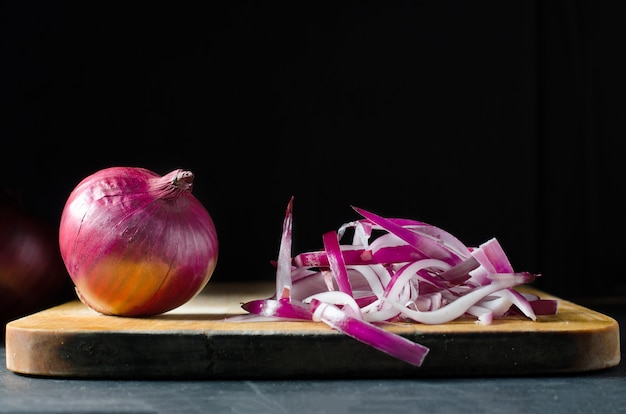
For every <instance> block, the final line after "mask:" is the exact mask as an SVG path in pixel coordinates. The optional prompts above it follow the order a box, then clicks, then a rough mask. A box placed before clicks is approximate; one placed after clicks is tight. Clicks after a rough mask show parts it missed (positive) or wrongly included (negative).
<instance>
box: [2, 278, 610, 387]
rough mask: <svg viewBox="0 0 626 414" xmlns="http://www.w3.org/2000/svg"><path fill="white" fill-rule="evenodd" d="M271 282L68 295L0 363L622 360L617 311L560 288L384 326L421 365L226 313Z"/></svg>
mask: <svg viewBox="0 0 626 414" xmlns="http://www.w3.org/2000/svg"><path fill="white" fill-rule="evenodd" d="M273 289H274V285H273V284H272V283H259V282H254V283H236V284H235V283H231V284H228V283H223V284H213V285H211V284H209V286H208V287H207V289H205V291H204V292H203V293H202V294H201V295H199V296H197V297H196V298H194V299H193V300H191V301H190V302H188V303H187V304H185V305H183V306H181V307H179V308H177V309H175V310H173V311H170V312H167V313H165V314H162V315H158V316H153V317H148V318H128V317H115V316H106V315H101V314H99V313H97V312H95V311H93V310H91V309H88V308H87V307H85V306H84V305H83V304H82V303H81V302H79V301H78V300H76V301H71V302H68V303H65V304H63V305H60V306H56V307H53V308H50V309H47V310H44V311H41V312H38V313H35V314H32V315H29V316H26V317H24V318H21V319H17V320H15V321H12V322H10V323H8V324H7V326H6V366H7V368H8V369H9V370H11V371H13V372H15V373H18V374H24V375H32V376H42V377H56V378H59V377H63V378H128V379H131V378H132V379H155V378H169V379H172V378H180V379H192V378H195V379H197V378H205V379H213V378H221V379H265V378H267V379H271V378H373V377H378V378H390V377H454V376H519V375H546V374H563V373H575V372H585V371H593V370H599V369H605V368H609V367H613V366H615V365H617V364H619V362H620V343H619V326H618V323H617V321H616V320H614V319H613V318H611V317H608V316H606V315H604V314H601V313H598V312H596V311H593V310H590V309H588V308H585V307H582V306H579V305H577V304H575V303H572V302H569V301H565V300H562V299H560V298H556V299H558V300H559V310H558V313H557V314H556V315H548V316H539V317H538V319H537V320H536V321H531V320H528V319H526V318H523V317H507V318H505V319H502V320H495V321H494V322H493V323H492V324H490V325H481V324H477V323H476V322H475V320H474V319H469V318H468V319H459V320H456V321H453V322H449V323H446V324H441V325H425V324H418V323H393V324H387V325H385V329H387V330H389V331H392V332H395V333H398V334H400V335H402V336H405V337H407V338H409V339H411V340H413V341H416V342H419V343H421V344H423V345H425V346H428V347H429V348H430V352H429V354H428V355H427V357H426V359H425V361H424V363H423V365H422V366H421V367H415V366H412V365H409V364H407V363H405V362H403V361H400V360H398V359H395V358H393V357H391V356H389V355H387V354H384V353H382V352H380V351H377V350H375V349H373V348H371V347H369V346H367V345H365V344H362V343H360V342H358V341H356V340H354V339H352V338H350V337H348V336H346V335H344V334H342V333H339V332H336V331H334V330H332V329H331V328H329V327H328V326H327V325H325V324H323V323H321V322H304V321H234V320H233V317H236V316H237V315H243V314H245V313H246V312H245V311H243V310H242V309H241V303H243V302H246V301H248V300H252V299H260V298H266V297H269V296H270V295H271V294H272V292H273ZM522 289H524V290H526V291H531V292H534V293H537V294H539V295H540V296H541V297H543V298H554V297H553V296H551V295H549V294H546V293H544V292H541V291H537V290H533V289H532V288H530V287H523V288H522Z"/></svg>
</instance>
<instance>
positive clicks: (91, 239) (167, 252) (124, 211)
mask: <svg viewBox="0 0 626 414" xmlns="http://www.w3.org/2000/svg"><path fill="white" fill-rule="evenodd" d="M193 179H194V176H193V174H192V173H191V172H190V171H184V170H182V169H177V170H174V171H172V172H170V173H168V174H166V175H165V176H162V177H161V176H160V175H158V174H157V173H155V172H153V171H150V170H147V169H145V168H138V167H110V168H105V169H103V170H100V171H97V172H95V173H94V174H92V175H90V176H88V177H86V178H85V179H83V180H82V181H81V182H80V183H79V184H78V185H77V186H76V187H75V188H74V190H73V191H72V192H71V193H70V196H69V198H68V200H67V202H66V204H65V207H64V209H63V213H62V215H61V222H60V226H59V246H60V250H61V256H62V257H63V260H64V263H65V266H66V268H67V271H68V273H69V275H70V277H71V279H72V281H73V282H74V285H75V287H76V292H77V294H78V296H79V298H80V299H81V300H82V301H83V302H84V303H85V304H86V305H88V306H89V307H91V308H92V309H94V310H96V311H98V312H100V313H103V314H109V315H117V316H150V315H156V314H160V313H164V312H167V311H169V310H172V309H175V308H177V307H179V306H181V305H183V304H184V303H186V302H188V301H189V300H190V299H192V298H193V297H194V296H196V295H197V294H198V293H199V292H200V291H201V290H202V289H203V288H204V287H205V286H206V284H207V283H208V281H209V279H210V278H211V276H212V274H213V272H214V270H215V267H216V266H217V258H218V250H219V243H218V238H217V232H216V229H215V225H214V223H213V220H212V218H211V216H210V214H209V212H208V211H207V210H206V208H205V207H204V206H203V205H202V204H201V203H200V201H199V200H198V199H197V198H196V197H195V196H193V195H192V194H191V190H192V185H193Z"/></svg>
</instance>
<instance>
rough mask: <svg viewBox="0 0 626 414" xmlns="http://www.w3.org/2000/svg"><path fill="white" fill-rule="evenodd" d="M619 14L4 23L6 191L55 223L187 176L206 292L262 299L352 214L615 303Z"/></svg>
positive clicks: (86, 17) (26, 9)
mask: <svg viewBox="0 0 626 414" xmlns="http://www.w3.org/2000/svg"><path fill="white" fill-rule="evenodd" d="M624 21H626V3H623V2H591V1H588V2H587V1H571V2H566V1H550V2H541V1H506V2H504V1H472V2H470V1H403V2H383V1H379V2H376V1H374V2H329V3H325V2H284V3H283V2H255V1H230V2H198V3H195V2H164V3H161V2H122V1H80V2H79V1H77V2H65V1H56V2H31V1H24V2H22V1H19V2H18V1H4V2H1V3H0V29H1V38H0V40H1V42H2V46H1V49H0V105H1V107H0V109H1V117H2V118H1V120H2V122H1V123H0V136H1V139H2V166H1V171H0V172H1V174H2V179H3V181H4V183H3V184H4V185H5V186H10V187H11V188H14V189H17V191H18V192H19V194H20V197H21V202H22V204H23V205H24V206H25V208H27V209H28V210H30V211H31V212H32V213H33V214H35V215H37V216H39V217H41V218H42V219H44V220H46V221H48V222H50V223H52V224H53V225H54V226H57V225H58V221H59V218H60V214H61V211H62V209H63V205H64V203H65V200H66V198H67V196H68V195H69V193H70V191H71V190H72V189H73V187H74V186H75V185H76V184H77V183H78V182H79V181H80V180H81V179H82V178H84V177H85V176H87V175H89V174H91V173H93V172H95V171H96V170H98V169H101V168H104V167H108V166H114V165H129V166H141V167H145V168H149V169H151V170H153V171H155V172H157V173H159V174H165V173H167V172H169V171H171V170H173V169H175V168H185V169H189V170H191V171H193V172H194V173H195V175H196V181H195V188H194V194H195V195H196V197H197V198H199V199H200V200H201V201H202V202H203V204H204V205H205V206H206V208H207V209H208V210H209V212H210V213H211V215H212V217H213V219H214V221H215V223H216V226H217V230H218V234H219V237H220V249H221V252H220V261H219V264H218V268H217V269H216V272H215V273H214V276H213V280H221V281H230V280H232V281H239V280H249V279H266V280H273V278H274V273H273V268H272V266H271V265H270V260H273V259H275V258H276V256H277V253H278V245H279V241H280V232H281V226H282V219H283V216H284V210H285V207H286V204H287V202H288V200H289V198H290V197H291V196H292V195H293V196H295V201H294V224H293V226H294V244H293V250H294V253H298V252H301V251H305V250H312V249H317V248H319V247H320V246H321V245H322V242H321V236H322V234H323V233H324V232H326V231H329V230H333V229H336V228H337V227H339V226H340V225H341V224H342V223H344V222H347V221H351V220H354V219H356V218H359V217H358V216H357V215H356V213H355V212H354V211H353V210H352V209H351V208H350V206H351V205H355V206H358V207H362V208H365V209H368V210H370V211H373V212H376V213H378V214H381V215H384V216H388V217H392V216H396V217H406V218H414V219H418V220H422V221H426V222H430V223H432V224H435V225H437V226H439V227H441V228H444V229H446V230H448V231H449V232H451V233H453V234H455V235H456V236H457V237H458V238H460V239H461V240H462V241H464V242H465V243H466V244H468V245H478V244H480V243H482V242H484V241H486V240H487V239H489V238H491V237H497V238H498V240H499V241H500V243H501V244H502V246H503V247H504V249H505V251H506V252H507V254H508V255H509V258H510V260H511V262H512V263H513V265H514V267H515V268H516V269H517V270H520V271H522V270H527V271H531V272H537V273H541V274H543V276H542V278H541V279H540V280H539V281H538V282H537V284H538V285H539V287H541V288H543V289H546V290H549V291H550V292H551V293H554V294H557V295H560V296H563V297H569V298H578V297H583V296H585V297H589V296H615V295H625V294H626V283H625V282H624V267H623V266H622V257H623V254H624V253H623V250H624V242H623V236H622V235H623V233H624V220H623V216H622V211H623V209H624V201H623V196H624V190H623V188H624V185H623V181H622V178H623V173H622V166H623V163H624V161H623V157H624V134H625V132H626V122H625V121H626V113H625V109H626V98H625V96H626V94H625V92H626V88H625V80H624V79H625V77H624V73H626V72H625V69H626V67H625V65H624V63H623V59H622V57H623V56H622V55H623V53H624V40H626V38H625V35H626V25H625V24H624Z"/></svg>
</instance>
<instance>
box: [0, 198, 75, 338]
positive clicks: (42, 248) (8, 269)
mask: <svg viewBox="0 0 626 414" xmlns="http://www.w3.org/2000/svg"><path fill="white" fill-rule="evenodd" d="M70 293H71V282H70V278H69V277H68V274H67V272H66V270H65V266H63V260H61V255H60V254H59V249H58V247H57V235H56V229H55V228H54V227H53V226H51V225H48V223H46V222H44V221H43V220H41V219H39V218H38V217H36V216H34V215H33V214H31V213H30V212H28V211H26V209H24V208H22V207H21V206H20V205H18V204H16V203H13V202H9V201H6V202H4V201H0V322H1V323H2V324H5V323H7V322H9V321H11V320H13V319H17V318H19V317H22V316H26V315H27V314H30V313H33V312H36V311H39V310H43V309H45V308H47V307H49V306H52V305H56V304H59V303H61V302H63V301H65V300H67V299H68V298H69V297H70ZM0 337H4V329H3V330H2V333H1V334H0Z"/></svg>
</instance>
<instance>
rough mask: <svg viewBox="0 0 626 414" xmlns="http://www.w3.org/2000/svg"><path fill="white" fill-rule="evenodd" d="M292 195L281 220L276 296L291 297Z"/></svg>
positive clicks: (278, 297) (279, 297)
mask: <svg viewBox="0 0 626 414" xmlns="http://www.w3.org/2000/svg"><path fill="white" fill-rule="evenodd" d="M292 211H293V197H291V198H290V199H289V203H288V204H287V210H286V212H285V220H284V221H283V232H282V236H281V240H280V249H279V251H278V263H277V267H276V298H277V299H289V298H290V297H291V281H292V279H291V238H292V230H291V229H292V221H293V220H292V217H293V213H292Z"/></svg>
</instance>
